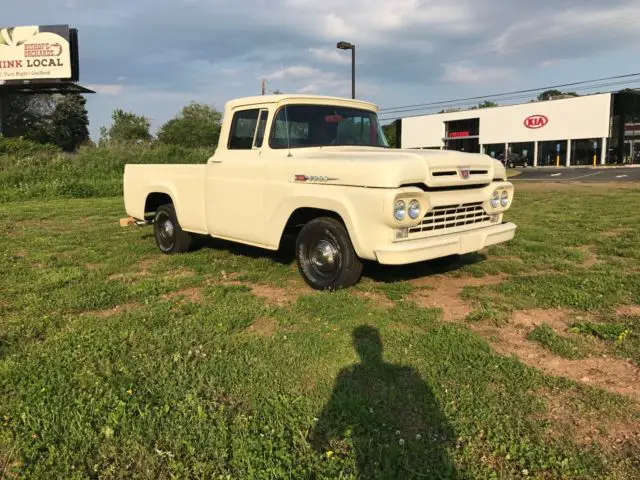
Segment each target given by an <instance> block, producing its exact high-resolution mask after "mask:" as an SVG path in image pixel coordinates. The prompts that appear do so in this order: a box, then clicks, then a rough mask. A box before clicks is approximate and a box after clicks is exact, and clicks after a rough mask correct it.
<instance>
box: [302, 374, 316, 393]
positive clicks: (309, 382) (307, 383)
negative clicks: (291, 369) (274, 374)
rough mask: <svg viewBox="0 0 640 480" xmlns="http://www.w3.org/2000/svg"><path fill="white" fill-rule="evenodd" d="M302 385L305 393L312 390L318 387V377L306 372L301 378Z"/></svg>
mask: <svg viewBox="0 0 640 480" xmlns="http://www.w3.org/2000/svg"><path fill="white" fill-rule="evenodd" d="M300 385H301V386H302V392H303V393H309V392H312V391H313V390H314V389H315V388H316V379H315V378H313V377H312V376H311V375H309V374H307V373H305V374H304V375H303V376H302V378H300Z"/></svg>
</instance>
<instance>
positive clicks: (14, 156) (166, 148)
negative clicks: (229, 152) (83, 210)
mask: <svg viewBox="0 0 640 480" xmlns="http://www.w3.org/2000/svg"><path fill="white" fill-rule="evenodd" d="M0 145H5V146H4V147H2V146H0V149H2V148H4V150H0V201H3V202H7V201H19V200H27V199H52V198H86V197H106V196H120V195H122V178H123V175H124V166H125V164H127V163H136V164H148V163H157V164H158V163H159V164H166V163H189V164H198V163H200V164H203V163H205V162H206V161H207V159H208V158H209V157H210V156H211V154H212V151H211V150H205V149H193V148H183V147H179V146H174V145H161V144H154V145H127V146H117V145H113V146H107V147H101V148H92V147H82V148H80V150H79V151H78V152H77V153H73V154H67V153H62V152H61V151H60V150H59V149H58V148H57V147H52V146H50V145H39V144H34V143H32V142H29V141H27V140H17V139H4V140H2V142H0Z"/></svg>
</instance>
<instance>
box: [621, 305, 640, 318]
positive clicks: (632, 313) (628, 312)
mask: <svg viewBox="0 0 640 480" xmlns="http://www.w3.org/2000/svg"><path fill="white" fill-rule="evenodd" d="M616 313H617V314H618V315H620V316H621V317H640V305H625V306H624V307H618V308H617V309H616Z"/></svg>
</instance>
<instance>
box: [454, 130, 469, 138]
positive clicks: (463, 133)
mask: <svg viewBox="0 0 640 480" xmlns="http://www.w3.org/2000/svg"><path fill="white" fill-rule="evenodd" d="M469 136H471V135H470V134H469V132H468V131H464V132H449V138H459V137H469Z"/></svg>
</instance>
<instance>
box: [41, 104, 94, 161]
mask: <svg viewBox="0 0 640 480" xmlns="http://www.w3.org/2000/svg"><path fill="white" fill-rule="evenodd" d="M86 104H87V100H86V99H85V98H84V97H83V96H82V95H79V94H77V93H74V94H69V95H63V96H62V97H61V98H60V99H59V100H58V102H57V103H56V106H55V108H54V110H53V113H52V114H51V116H50V119H49V122H48V125H47V127H46V129H45V131H46V134H47V137H48V143H53V144H55V145H58V146H59V147H60V148H62V149H63V150H64V151H67V152H72V151H75V150H76V149H77V148H78V147H79V146H80V145H82V144H83V143H85V142H86V141H87V140H88V139H89V114H88V113H87V109H86V107H85V106H86Z"/></svg>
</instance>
